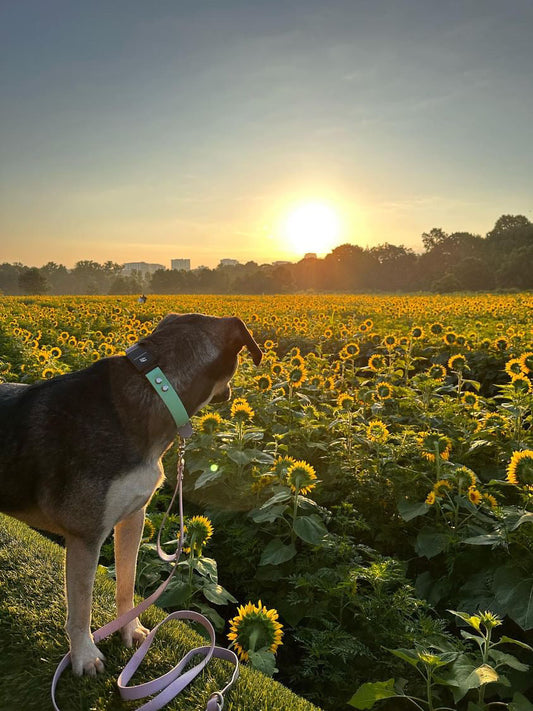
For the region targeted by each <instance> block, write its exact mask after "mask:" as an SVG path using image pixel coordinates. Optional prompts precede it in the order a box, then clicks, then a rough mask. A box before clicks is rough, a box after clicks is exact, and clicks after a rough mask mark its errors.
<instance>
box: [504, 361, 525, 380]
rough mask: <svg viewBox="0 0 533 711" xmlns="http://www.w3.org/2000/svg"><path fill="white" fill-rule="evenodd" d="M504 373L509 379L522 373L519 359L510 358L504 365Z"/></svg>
mask: <svg viewBox="0 0 533 711" xmlns="http://www.w3.org/2000/svg"><path fill="white" fill-rule="evenodd" d="M505 372H506V373H507V375H508V376H509V377H510V378H512V377H514V376H515V375H521V374H522V372H523V368H522V361H521V360H520V358H511V360H508V361H507V363H506V364H505Z"/></svg>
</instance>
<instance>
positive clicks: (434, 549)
mask: <svg viewBox="0 0 533 711" xmlns="http://www.w3.org/2000/svg"><path fill="white" fill-rule="evenodd" d="M447 545H448V535H447V534H446V533H442V532H441V531H439V529H438V528H432V527H429V526H428V527H426V528H423V529H422V530H421V531H420V533H419V534H418V536H417V539H416V544H415V550H416V552H417V553H418V555H421V556H424V557H426V558H434V557H435V556H436V555H438V554H439V553H442V552H443V551H444V550H446V547H447Z"/></svg>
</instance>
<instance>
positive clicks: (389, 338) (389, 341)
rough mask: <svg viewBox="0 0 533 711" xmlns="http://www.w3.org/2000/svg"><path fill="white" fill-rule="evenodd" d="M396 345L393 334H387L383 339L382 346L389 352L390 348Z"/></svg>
mask: <svg viewBox="0 0 533 711" xmlns="http://www.w3.org/2000/svg"><path fill="white" fill-rule="evenodd" d="M396 343H397V341H396V336H395V335H394V334H392V333H389V334H387V335H386V336H385V338H384V339H383V345H384V346H385V347H386V348H388V349H389V350H391V349H392V348H394V346H395V345H396Z"/></svg>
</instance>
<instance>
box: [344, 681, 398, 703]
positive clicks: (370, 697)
mask: <svg viewBox="0 0 533 711" xmlns="http://www.w3.org/2000/svg"><path fill="white" fill-rule="evenodd" d="M401 695H402V694H397V693H396V690H395V688H394V679H388V680H387V681H374V682H367V683H366V684H363V685H362V686H360V687H359V688H358V689H357V691H356V692H355V694H354V695H353V696H352V698H351V699H350V700H349V701H348V703H349V704H350V706H353V707H354V708H356V709H371V708H372V706H373V705H374V704H375V703H376V701H380V700H381V699H392V698H394V697H395V696H401Z"/></svg>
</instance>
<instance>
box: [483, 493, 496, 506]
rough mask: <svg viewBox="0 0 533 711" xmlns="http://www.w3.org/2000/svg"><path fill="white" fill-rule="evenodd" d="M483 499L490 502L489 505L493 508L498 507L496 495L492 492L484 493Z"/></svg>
mask: <svg viewBox="0 0 533 711" xmlns="http://www.w3.org/2000/svg"><path fill="white" fill-rule="evenodd" d="M483 501H486V502H487V503H488V505H489V506H490V507H491V509H497V508H498V501H497V500H496V497H495V496H493V495H492V494H483Z"/></svg>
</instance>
